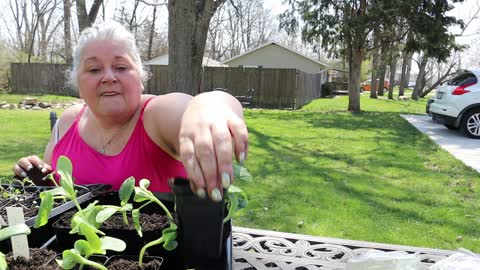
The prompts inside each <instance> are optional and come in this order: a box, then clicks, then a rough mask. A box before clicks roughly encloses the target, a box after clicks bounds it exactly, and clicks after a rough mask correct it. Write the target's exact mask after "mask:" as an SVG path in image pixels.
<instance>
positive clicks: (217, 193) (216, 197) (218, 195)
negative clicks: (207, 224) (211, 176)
mask: <svg viewBox="0 0 480 270" xmlns="http://www.w3.org/2000/svg"><path fill="white" fill-rule="evenodd" d="M212 200H213V201H214V202H219V201H221V200H222V193H220V190H219V189H218V188H214V189H213V190H212Z"/></svg>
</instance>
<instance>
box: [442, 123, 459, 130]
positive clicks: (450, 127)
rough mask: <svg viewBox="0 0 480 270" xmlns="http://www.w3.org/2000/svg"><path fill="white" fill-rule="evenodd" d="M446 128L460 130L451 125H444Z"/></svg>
mask: <svg viewBox="0 0 480 270" xmlns="http://www.w3.org/2000/svg"><path fill="white" fill-rule="evenodd" d="M443 125H444V126H445V127H446V128H448V129H458V128H457V127H455V126H454V125H449V124H443Z"/></svg>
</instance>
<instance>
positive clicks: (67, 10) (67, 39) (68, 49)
mask: <svg viewBox="0 0 480 270" xmlns="http://www.w3.org/2000/svg"><path fill="white" fill-rule="evenodd" d="M71 8H72V1H71V0H63V43H64V46H65V62H67V64H68V65H71V64H72V61H73V59H72V34H71V32H70V20H71V19H72V11H71Z"/></svg>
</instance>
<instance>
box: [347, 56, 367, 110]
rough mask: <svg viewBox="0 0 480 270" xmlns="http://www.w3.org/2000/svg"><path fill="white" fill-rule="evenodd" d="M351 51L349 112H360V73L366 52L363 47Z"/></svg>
mask: <svg viewBox="0 0 480 270" xmlns="http://www.w3.org/2000/svg"><path fill="white" fill-rule="evenodd" d="M350 50H351V53H350V65H349V79H348V93H349V94H348V110H349V111H351V112H360V73H361V71H362V61H363V57H364V53H365V51H364V48H363V47H356V48H355V47H354V48H350Z"/></svg>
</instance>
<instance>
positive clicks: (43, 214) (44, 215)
mask: <svg viewBox="0 0 480 270" xmlns="http://www.w3.org/2000/svg"><path fill="white" fill-rule="evenodd" d="M40 198H42V201H41V203H40V208H39V209H38V214H37V218H36V219H35V225H34V228H39V227H41V226H43V225H45V224H47V223H48V215H50V212H51V211H52V208H53V193H52V192H45V193H41V194H40Z"/></svg>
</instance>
